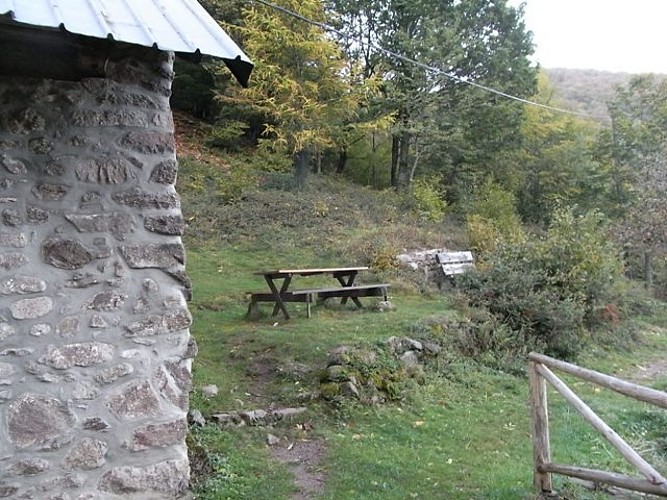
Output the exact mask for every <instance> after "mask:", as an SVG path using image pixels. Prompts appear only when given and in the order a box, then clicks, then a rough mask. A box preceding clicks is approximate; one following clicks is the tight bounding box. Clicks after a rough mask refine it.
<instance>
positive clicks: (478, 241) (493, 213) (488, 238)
mask: <svg viewBox="0 0 667 500" xmlns="http://www.w3.org/2000/svg"><path fill="white" fill-rule="evenodd" d="M465 205H466V206H465V209H464V210H466V211H467V216H466V231H467V233H468V239H469V241H470V248H471V249H472V250H474V251H475V252H476V254H477V255H478V257H480V258H482V259H484V258H485V255H486V254H488V253H489V252H491V251H493V250H495V249H496V248H497V247H498V245H500V244H502V243H520V242H521V241H523V239H524V231H523V228H522V224H521V219H520V217H519V214H518V212H517V209H516V199H515V198H514V196H513V195H512V193H510V192H509V191H507V190H505V189H503V188H502V187H501V186H499V185H498V184H496V183H495V182H493V181H492V180H488V181H487V182H486V183H485V184H483V185H482V186H481V188H480V189H479V190H477V191H476V192H475V193H474V194H473V196H472V198H471V199H470V200H469V201H468V202H467V203H466V204H465Z"/></svg>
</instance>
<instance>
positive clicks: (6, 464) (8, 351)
mask: <svg viewBox="0 0 667 500" xmlns="http://www.w3.org/2000/svg"><path fill="white" fill-rule="evenodd" d="M172 59H173V56H172V55H171V54H168V53H164V52H158V51H155V50H148V49H140V48H135V49H131V50H127V49H126V50H125V52H124V54H123V56H122V57H121V58H117V59H116V60H115V61H105V63H106V70H107V78H104V79H102V78H100V79H87V80H83V81H81V82H62V81H53V80H37V79H19V78H7V77H0V498H17V499H18V498H35V499H54V500H55V499H58V500H66V499H72V500H74V499H80V500H83V499H107V498H141V499H150V498H161V499H162V498H177V497H180V496H181V494H182V493H183V492H184V491H185V489H186V488H187V484H188V479H189V465H188V461H187V449H186V446H185V434H186V427H187V426H186V412H187V407H188V392H189V389H190V385H191V379H190V365H191V361H192V358H193V357H194V355H195V347H194V343H193V342H192V340H191V337H190V334H189V330H188V328H189V326H190V323H191V316H190V313H189V312H188V308H187V305H186V299H187V298H189V294H190V285H189V281H188V278H187V276H186V275H185V255H184V249H183V246H182V244H181V239H180V235H181V234H182V231H183V226H184V224H183V219H182V216H181V210H180V201H179V198H178V195H177V194H176V192H175V189H174V182H175V179H176V172H177V164H176V158H175V153H174V136H173V120H172V116H171V111H170V109H169V94H170V87H171V80H172V76H173V73H172V62H173V60H172Z"/></svg>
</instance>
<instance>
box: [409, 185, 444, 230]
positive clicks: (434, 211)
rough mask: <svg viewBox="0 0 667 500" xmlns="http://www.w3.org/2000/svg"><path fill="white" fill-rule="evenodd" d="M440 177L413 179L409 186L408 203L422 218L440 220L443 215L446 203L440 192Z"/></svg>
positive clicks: (433, 220)
mask: <svg viewBox="0 0 667 500" xmlns="http://www.w3.org/2000/svg"><path fill="white" fill-rule="evenodd" d="M441 186H442V178H441V177H437V176H436V177H433V178H430V179H425V178H419V179H415V180H414V181H413V182H412V186H410V194H409V198H410V205H411V206H412V209H413V210H414V211H415V212H416V213H417V215H418V216H419V217H420V218H421V219H424V220H429V221H431V222H440V221H442V219H443V217H444V216H445V211H446V210H447V203H446V202H445V200H444V195H443V193H442V187H441Z"/></svg>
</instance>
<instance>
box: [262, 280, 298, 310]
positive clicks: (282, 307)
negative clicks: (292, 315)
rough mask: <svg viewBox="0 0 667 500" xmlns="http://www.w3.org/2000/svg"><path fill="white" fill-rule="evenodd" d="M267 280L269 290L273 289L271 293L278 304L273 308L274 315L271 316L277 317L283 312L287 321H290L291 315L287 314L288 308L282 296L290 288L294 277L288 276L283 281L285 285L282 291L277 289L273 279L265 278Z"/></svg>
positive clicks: (281, 288)
mask: <svg viewBox="0 0 667 500" xmlns="http://www.w3.org/2000/svg"><path fill="white" fill-rule="evenodd" d="M264 278H265V279H266V282H267V283H268V285H269V288H270V289H271V293H272V294H273V296H274V297H275V299H276V304H275V305H274V306H273V313H272V314H271V316H276V315H277V314H278V311H282V312H283V315H284V316H285V319H289V313H288V312H287V308H286V307H285V303H284V302H283V299H282V295H281V294H283V293H285V292H286V291H287V289H288V288H289V284H290V282H291V281H292V277H291V276H288V277H286V278H285V279H284V280H283V284H282V286H281V287H280V291H278V289H277V288H276V285H275V283H274V282H273V279H271V278H269V277H268V276H264Z"/></svg>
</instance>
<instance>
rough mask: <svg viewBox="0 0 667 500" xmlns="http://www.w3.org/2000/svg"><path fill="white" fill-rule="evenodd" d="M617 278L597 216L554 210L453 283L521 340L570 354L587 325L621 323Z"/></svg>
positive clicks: (613, 258)
mask: <svg viewBox="0 0 667 500" xmlns="http://www.w3.org/2000/svg"><path fill="white" fill-rule="evenodd" d="M621 276H622V275H621V265H620V262H619V258H618V252H617V251H616V249H615V248H614V246H613V245H612V244H611V243H610V242H609V241H608V239H607V238H606V235H605V231H604V225H603V220H602V218H601V216H600V214H599V213H597V212H591V213H589V214H587V215H584V216H580V217H575V216H574V215H573V213H572V211H571V210H566V211H560V212H557V213H556V214H555V216H554V220H553V223H552V225H551V227H550V228H549V231H548V233H547V234H546V235H545V236H542V237H540V236H535V235H533V236H530V237H528V238H526V239H525V241H522V242H520V243H514V244H510V243H504V244H502V245H500V246H498V247H497V248H496V250H494V251H492V252H491V254H490V255H489V258H488V259H487V266H486V267H482V268H479V269H478V270H477V271H474V272H471V273H467V274H465V275H463V276H461V277H459V279H458V280H457V284H458V285H459V288H460V290H461V291H462V292H463V293H465V295H466V296H467V298H468V301H469V304H470V306H471V307H473V308H475V309H480V310H483V311H488V312H489V313H490V314H491V315H492V316H493V317H494V318H495V319H497V320H499V321H500V322H501V323H502V324H503V325H506V326H507V327H509V328H510V330H511V331H512V332H513V333H514V335H515V337H516V339H517V340H518V341H520V342H525V343H527V345H532V346H535V348H540V347H543V348H544V350H545V351H546V352H547V354H551V355H554V356H558V357H562V358H572V357H574V356H575V355H576V354H577V352H578V351H579V349H580V348H581V346H582V343H583V340H584V338H585V335H584V332H585V329H586V328H595V327H598V326H600V325H602V324H612V325H613V324H614V323H617V322H618V321H619V313H618V312H619V308H618V307H617V306H616V305H615V304H616V302H618V301H619V300H620V298H621V297H620V296H619V294H620V288H619V287H618V286H617V284H618V283H619V281H620V280H621ZM604 311H606V313H604ZM601 312H603V313H601ZM485 321H487V320H485ZM492 340H493V339H492ZM486 345H488V346H489V348H494V343H493V342H486Z"/></svg>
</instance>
